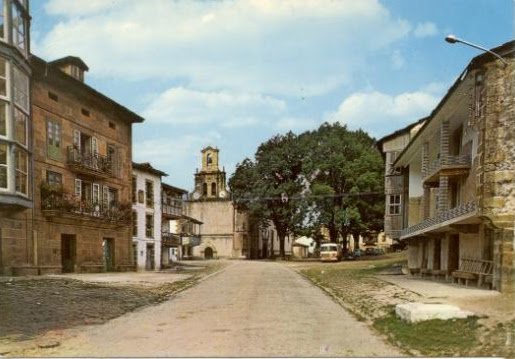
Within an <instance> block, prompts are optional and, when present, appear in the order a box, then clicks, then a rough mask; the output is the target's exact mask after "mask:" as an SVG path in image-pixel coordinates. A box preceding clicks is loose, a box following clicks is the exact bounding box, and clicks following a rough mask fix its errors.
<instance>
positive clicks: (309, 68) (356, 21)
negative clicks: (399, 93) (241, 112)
mask: <svg viewBox="0 0 515 359" xmlns="http://www.w3.org/2000/svg"><path fill="white" fill-rule="evenodd" d="M45 8H46V11H47V12H48V13H49V14H52V15H54V16H57V17H59V20H60V21H59V22H58V23H57V25H55V26H54V27H53V28H52V30H51V31H49V32H48V33H47V34H46V36H45V37H43V38H42V39H41V40H40V41H37V42H35V43H34V44H33V49H34V50H35V52H36V53H39V54H40V55H41V56H43V57H45V58H47V59H49V60H52V59H55V58H58V57H62V56H66V55H76V56H80V57H82V58H83V60H85V61H86V63H87V64H88V65H90V68H91V75H92V76H98V77H118V78H124V79H138V80H141V79H159V80H162V79H173V80H180V81H181V83H182V84H183V85H184V86H186V87H188V88H195V89H199V90H203V91H220V90H221V89H224V90H228V91H245V92H252V93H266V94H275V95H277V94H279V95H283V96H298V95H299V94H302V95H306V96H310V95H321V94H324V93H327V92H329V91H331V90H334V89H335V88H337V87H338V86H341V85H342V84H345V83H349V82H351V81H352V78H353V76H356V73H357V72H358V71H360V70H366V66H367V65H366V62H367V60H368V59H370V60H373V58H372V57H371V56H373V53H374V51H375V50H378V49H382V48H387V47H388V46H389V45H391V44H392V43H394V42H396V41H398V40H400V39H402V38H404V37H405V36H407V34H408V33H409V32H410V30H411V29H410V25H409V23H408V22H406V21H405V20H402V19H396V18H394V17H393V16H392V15H391V14H390V13H389V11H388V10H387V9H386V8H385V7H384V6H383V5H382V4H381V3H380V2H379V1H378V0H360V1H355V0H340V1H331V0H303V1H300V0H282V1H276V0H234V1H229V0H225V1H185V0H183V1H168V0H145V1H141V0H118V1H104V0H95V1H92V0H74V1H73V2H70V1H69V0H50V1H49V2H48V4H47V5H46V7H45ZM315 49H316V50H315Z"/></svg>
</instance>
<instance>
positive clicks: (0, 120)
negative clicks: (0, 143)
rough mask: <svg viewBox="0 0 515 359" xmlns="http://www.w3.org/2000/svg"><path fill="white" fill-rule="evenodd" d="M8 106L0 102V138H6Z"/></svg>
mask: <svg viewBox="0 0 515 359" xmlns="http://www.w3.org/2000/svg"><path fill="white" fill-rule="evenodd" d="M8 109H9V105H8V104H7V102H4V101H1V100H0V136H7V118H8V117H7V111H8Z"/></svg>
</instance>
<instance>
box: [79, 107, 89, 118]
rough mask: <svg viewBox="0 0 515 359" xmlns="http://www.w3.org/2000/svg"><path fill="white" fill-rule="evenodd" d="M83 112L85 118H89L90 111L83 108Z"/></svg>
mask: <svg viewBox="0 0 515 359" xmlns="http://www.w3.org/2000/svg"><path fill="white" fill-rule="evenodd" d="M81 112H82V114H83V115H84V116H86V117H89V111H88V110H86V109H85V108H83V109H82V110H81Z"/></svg>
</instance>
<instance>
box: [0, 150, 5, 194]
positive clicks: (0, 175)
mask: <svg viewBox="0 0 515 359" xmlns="http://www.w3.org/2000/svg"><path fill="white" fill-rule="evenodd" d="M0 188H3V189H7V145H5V144H3V143H0Z"/></svg>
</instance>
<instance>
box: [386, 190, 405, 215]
mask: <svg viewBox="0 0 515 359" xmlns="http://www.w3.org/2000/svg"><path fill="white" fill-rule="evenodd" d="M397 198H398V201H396V199H397ZM392 199H393V202H392ZM401 214H402V195H401V194H390V195H388V215H389V216H400V215H401Z"/></svg>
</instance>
